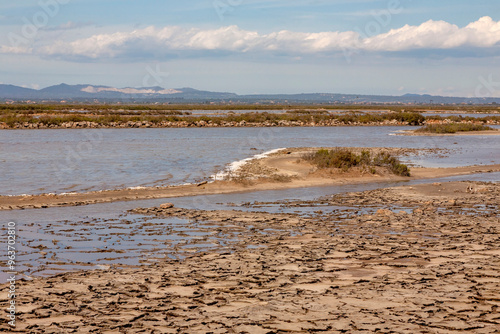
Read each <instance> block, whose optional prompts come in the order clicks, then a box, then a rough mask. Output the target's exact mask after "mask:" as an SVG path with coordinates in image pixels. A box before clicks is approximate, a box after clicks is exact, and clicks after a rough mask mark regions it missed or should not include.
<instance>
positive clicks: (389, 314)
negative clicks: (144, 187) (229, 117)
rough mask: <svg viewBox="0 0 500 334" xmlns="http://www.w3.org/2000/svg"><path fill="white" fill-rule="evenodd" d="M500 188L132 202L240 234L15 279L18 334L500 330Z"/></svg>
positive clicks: (438, 186)
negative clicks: (212, 203) (270, 205)
mask: <svg viewBox="0 0 500 334" xmlns="http://www.w3.org/2000/svg"><path fill="white" fill-rule="evenodd" d="M499 194H500V186H499V185H498V184H491V183H483V182H449V183H444V182H443V183H433V184H420V185H416V186H399V187H392V188H386V189H377V190H371V191H364V192H354V193H343V194H338V195H334V196H328V198H326V199H323V200H319V201H312V203H309V202H299V203H297V204H298V205H302V206H307V207H308V208H311V209H312V210H315V212H314V215H307V216H300V215H297V214H291V213H265V212H264V213H263V212H242V211H234V210H227V211H225V210H216V211H203V210H192V209H182V208H175V207H174V208H161V207H160V208H138V209H135V210H131V211H130V212H131V213H137V214H140V215H149V216H151V217H152V218H154V219H160V220H161V219H168V218H172V217H182V218H185V219H193V220H201V221H210V222H212V223H213V224H214V225H213V226H214V231H217V233H219V234H220V235H223V236H231V237H233V238H234V240H232V241H230V242H229V243H227V244H225V245H220V247H219V248H218V249H215V250H206V251H199V252H192V253H191V254H189V255H188V256H186V258H184V259H171V258H164V259H159V260H158V261H157V262H155V263H152V264H149V265H143V266H139V267H137V266H130V267H125V268H122V269H117V268H113V267H112V268H108V269H98V270H80V271H77V272H65V273H60V274H57V275H54V276H51V277H47V278H35V279H33V280H29V281H26V280H19V281H17V282H16V284H17V286H16V289H19V291H21V292H22V293H20V294H19V296H18V297H17V298H18V299H17V301H16V303H19V304H18V308H17V311H18V320H17V321H18V326H17V328H16V331H19V332H21V331H23V332H24V331H27V332H28V331H29V332H33V333H35V332H36V333H42V332H76V331H79V332H103V333H104V332H112V331H114V332H132V331H133V332H135V331H141V330H142V331H143V330H144V329H147V330H149V331H151V332H156V331H161V332H165V333H177V332H179V331H181V332H200V333H207V332H214V333H226V332H237V333H269V332H273V333H284V332H294V333H310V332H318V331H323V332H329V333H330V332H349V333H350V332H360V331H364V332H380V331H381V330H382V331H385V332H396V333H420V332H429V331H431V332H436V331H437V332H443V333H444V332H446V333H448V332H455V331H456V332H458V331H474V332H477V333H496V332H497V331H498V326H500V319H499V318H498V307H499V306H500V295H499V291H498V275H497V273H498V271H499V270H500V248H499V244H498V235H499V233H500V230H499V225H498V212H499V211H498V210H499V207H498V206H499V203H498V201H497V199H498V196H499ZM325 205H326V206H325ZM327 206H329V207H327ZM346 206H347V207H351V208H350V209H348V210H347V211H348V212H349V213H348V214H347V215H346V212H344V211H343V210H342V211H339V210H335V208H336V207H346ZM365 208H371V209H372V210H371V211H370V212H368V213H366V212H361V211H362V210H363V209H365ZM163 232H164V233H165V234H166V235H168V234H170V233H171V231H170V230H169V229H168V227H164V231H163ZM9 286H10V283H7V284H2V285H0V289H2V291H7V290H8V289H9ZM3 300H4V301H7V300H8V299H7V297H4V298H3ZM4 313H5V314H7V311H6V312H4ZM9 329H10V328H9V326H8V324H7V322H3V323H2V324H0V330H4V331H5V330H9Z"/></svg>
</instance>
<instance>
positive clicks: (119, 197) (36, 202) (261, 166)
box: [0, 148, 500, 210]
mask: <svg viewBox="0 0 500 334" xmlns="http://www.w3.org/2000/svg"><path fill="white" fill-rule="evenodd" d="M315 149H317V148H294V149H283V150H281V151H279V152H277V153H274V154H272V155H270V156H267V157H265V158H263V159H258V160H252V161H250V162H249V163H247V164H245V165H243V166H242V167H241V169H240V170H238V171H236V172H233V173H234V174H233V175H232V177H231V180H229V181H215V182H202V183H199V184H191V185H183V186H172V187H155V188H139V189H118V190H109V191H99V192H89V193H72V194H61V195H58V194H46V195H33V196H31V195H29V196H0V210H15V209H27V208H46V207H58V206H78V205H88V204H95V203H107V202H116V201H131V200H141V199H154V198H173V197H185V196H196V195H210V194H230V193H241V192H250V191H258V190H278V189H291V188H303V187H317V186H332V185H338V184H359V183H370V182H382V181H398V180H401V181H404V180H416V179H429V178H439V177H447V176H457V175H469V174H477V173H487V172H499V171H500V165H498V164H497V165H480V166H467V167H456V168H412V169H411V174H412V176H411V177H403V176H397V175H394V174H392V173H390V172H388V171H387V170H385V169H380V168H379V169H377V171H376V173H375V174H372V173H370V172H367V171H366V170H363V169H353V170H351V171H348V172H344V171H335V170H330V171H322V170H318V169H316V168H315V167H314V166H312V165H311V164H309V163H308V162H306V161H303V160H301V156H302V155H303V154H304V153H307V152H311V151H313V150H315ZM353 150H354V151H356V150H358V151H360V150H362V149H361V148H355V149H353ZM371 150H372V151H373V152H377V151H380V150H386V151H388V152H391V153H393V154H396V155H404V154H415V153H418V152H419V150H412V149H385V148H372V149H371ZM420 151H421V150H420Z"/></svg>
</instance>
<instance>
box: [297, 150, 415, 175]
mask: <svg viewBox="0 0 500 334" xmlns="http://www.w3.org/2000/svg"><path fill="white" fill-rule="evenodd" d="M302 158H303V159H304V160H306V161H309V162H311V163H312V164H314V165H315V166H317V167H318V168H340V169H342V170H344V171H347V170H348V169H349V168H351V167H355V166H363V167H368V170H369V172H370V173H372V174H375V173H376V169H375V166H379V167H386V168H388V169H389V170H390V171H391V172H392V173H394V174H396V175H400V176H410V168H408V166H406V165H405V164H402V163H401V162H400V161H399V159H398V158H397V157H394V156H392V155H391V154H390V153H388V152H380V153H378V154H377V155H375V156H374V157H373V158H372V155H371V153H370V152H369V151H366V150H363V151H362V152H361V154H359V155H358V154H355V153H354V152H352V151H351V150H349V149H344V148H336V149H333V150H327V149H321V150H318V151H316V152H313V153H308V154H305V155H303V157H302Z"/></svg>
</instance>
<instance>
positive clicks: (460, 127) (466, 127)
mask: <svg viewBox="0 0 500 334" xmlns="http://www.w3.org/2000/svg"><path fill="white" fill-rule="evenodd" d="M486 130H493V129H492V128H490V127H489V126H485V125H482V124H469V123H451V124H428V125H426V126H424V127H422V128H420V129H418V130H417V131H416V132H426V133H457V132H467V131H486Z"/></svg>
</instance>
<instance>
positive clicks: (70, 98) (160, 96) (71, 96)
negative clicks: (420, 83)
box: [0, 84, 500, 104]
mask: <svg viewBox="0 0 500 334" xmlns="http://www.w3.org/2000/svg"><path fill="white" fill-rule="evenodd" d="M0 100H4V101H6V100H15V101H26V100H34V101H62V100H66V101H67V102H94V101H96V100H97V101H99V102H128V103H130V102H136V103H154V102H172V103H188V102H193V103H205V102H229V101H230V102H233V103H238V102H239V103H257V102H260V103H275V104H301V103H313V104H314V103H330V104H376V103H380V104H410V103H411V104H429V103H433V104H492V103H497V104H500V98H465V97H446V96H431V95H418V94H405V95H402V96H384V95H354V94H329V93H309V94H256V95H238V94H234V93H227V92H210V91H202V90H197V89H193V88H176V89H165V88H163V87H158V86H155V87H140V88H134V87H125V88H116V87H110V86H96V85H67V84H60V85H56V86H50V87H47V88H43V89H39V90H36V89H30V88H23V87H18V86H14V85H4V84H0Z"/></svg>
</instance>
